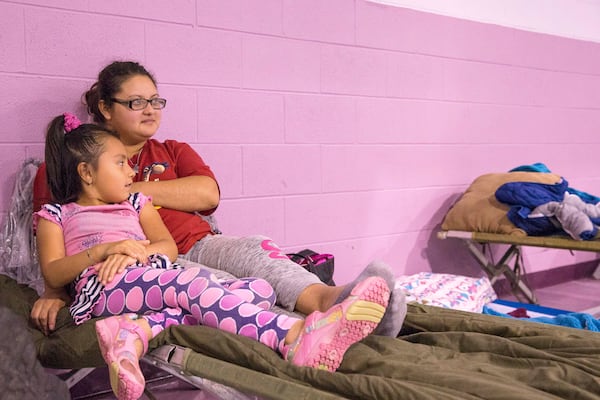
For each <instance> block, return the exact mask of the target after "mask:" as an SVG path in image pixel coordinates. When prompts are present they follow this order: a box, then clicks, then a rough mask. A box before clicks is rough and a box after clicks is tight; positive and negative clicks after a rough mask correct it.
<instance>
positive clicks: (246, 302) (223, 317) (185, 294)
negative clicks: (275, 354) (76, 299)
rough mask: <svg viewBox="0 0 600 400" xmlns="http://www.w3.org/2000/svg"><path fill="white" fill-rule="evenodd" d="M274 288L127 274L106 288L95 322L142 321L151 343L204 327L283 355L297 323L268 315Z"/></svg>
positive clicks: (179, 275) (192, 273)
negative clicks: (174, 330)
mask: <svg viewBox="0 0 600 400" xmlns="http://www.w3.org/2000/svg"><path fill="white" fill-rule="evenodd" d="M274 302H275V293H274V291H273V288H272V287H271V286H270V285H269V284H268V283H267V282H266V281H264V280H262V279H255V278H245V279H236V280H232V281H226V282H219V281H218V280H217V278H216V277H215V276H214V275H213V274H212V273H211V272H210V271H208V270H206V269H203V268H196V267H191V268H186V269H167V270H165V269H153V268H140V267H134V268H128V269H126V270H125V271H124V272H123V273H122V274H119V275H117V276H116V277H115V278H114V279H113V281H112V282H111V283H109V284H108V285H106V287H105V288H104V291H103V293H102V295H101V297H100V300H99V301H98V303H96V305H95V306H94V308H93V311H92V315H94V316H96V317H101V316H112V315H119V314H124V313H135V314H138V315H142V317H143V318H145V319H146V320H147V321H148V323H149V324H150V327H151V329H152V337H154V336H156V335H157V334H158V333H159V332H161V331H162V330H164V329H165V328H167V327H169V326H171V325H178V324H185V325H205V326H210V327H213V328H217V329H221V330H224V331H227V332H231V333H235V334H238V335H242V336H246V337H248V338H251V339H254V340H257V341H259V342H261V343H263V344H265V345H267V346H268V347H270V348H271V349H273V350H275V351H279V352H280V353H281V350H282V347H283V345H284V339H285V336H286V334H287V332H288V331H289V329H290V327H291V326H292V325H293V324H294V323H295V322H297V321H298V319H297V318H293V317H289V316H287V315H280V314H276V313H273V312H271V311H269V310H268V309H269V308H270V307H271V306H272V305H273V304H274Z"/></svg>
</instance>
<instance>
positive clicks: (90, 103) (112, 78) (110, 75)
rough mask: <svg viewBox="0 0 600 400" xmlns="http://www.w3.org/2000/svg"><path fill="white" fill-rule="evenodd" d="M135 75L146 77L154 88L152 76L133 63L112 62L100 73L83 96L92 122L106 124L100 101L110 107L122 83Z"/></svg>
mask: <svg viewBox="0 0 600 400" xmlns="http://www.w3.org/2000/svg"><path fill="white" fill-rule="evenodd" d="M135 75H143V76H147V77H148V78H150V80H151V81H152V83H154V86H156V79H154V76H152V74H151V73H150V72H148V70H146V68H144V67H143V66H142V65H141V64H140V63H137V62H135V61H114V62H113V63H111V64H109V65H107V66H106V67H104V69H103V70H102V71H100V74H98V80H97V81H96V83H94V84H93V85H92V87H91V88H90V90H88V91H87V92H85V93H84V95H83V96H84V103H85V105H86V106H87V112H88V114H90V115H91V116H92V117H93V118H94V122H96V123H98V124H104V123H105V122H106V119H105V118H104V115H102V113H101V112H100V106H99V103H100V100H103V101H104V103H105V104H106V105H107V106H110V105H112V103H113V100H112V99H113V98H114V97H115V94H117V93H118V92H119V91H120V90H121V85H122V84H123V82H125V81H126V80H127V79H129V78H131V77H132V76H135Z"/></svg>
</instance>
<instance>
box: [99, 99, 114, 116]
mask: <svg viewBox="0 0 600 400" xmlns="http://www.w3.org/2000/svg"><path fill="white" fill-rule="evenodd" d="M98 108H99V109H100V112H101V113H102V115H103V116H104V119H105V120H106V121H110V120H111V118H112V115H111V114H110V107H108V105H107V104H106V102H105V101H104V100H100V101H99V102H98Z"/></svg>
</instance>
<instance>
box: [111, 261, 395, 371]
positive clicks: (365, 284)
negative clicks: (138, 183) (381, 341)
mask: <svg viewBox="0 0 600 400" xmlns="http://www.w3.org/2000/svg"><path fill="white" fill-rule="evenodd" d="M117 280H118V283H115V282H116V281H117ZM117 280H114V281H113V282H111V284H110V285H109V286H107V288H106V289H105V293H106V300H105V301H104V302H103V307H104V309H106V310H110V309H111V308H113V307H117V308H118V309H119V310H121V312H123V311H126V310H127V311H133V312H136V313H143V312H147V311H152V310H154V309H162V308H164V307H165V306H166V307H168V308H181V309H183V310H187V311H188V312H189V313H190V314H191V315H192V316H193V317H194V318H196V319H197V320H198V321H200V322H201V323H202V324H203V325H207V326H212V327H215V328H218V329H221V330H225V331H229V332H232V333H237V334H240V335H243V336H246V337H250V338H254V339H255V340H258V341H260V342H261V343H263V344H265V345H267V346H268V347H270V348H271V349H273V350H276V351H278V352H279V353H280V354H282V355H283V356H284V358H285V359H287V360H289V361H291V362H292V363H294V364H296V365H305V366H313V367H317V368H323V369H327V370H329V371H335V370H336V369H337V368H338V366H339V365H340V363H341V362H342V358H343V356H344V354H345V352H346V351H347V350H348V348H349V347H350V346H351V345H352V344H354V343H356V342H357V341H359V340H361V339H363V338H364V337H365V336H367V335H369V334H370V333H371V332H372V331H373V329H375V327H376V326H377V324H378V323H379V321H380V320H381V317H382V316H383V314H384V312H385V309H386V307H387V304H388V299H389V294H390V291H389V288H388V286H387V284H386V283H385V280H384V279H382V278H379V277H370V278H367V279H365V280H364V281H362V282H360V283H358V284H357V285H356V286H355V288H354V289H353V290H352V291H351V293H350V295H349V296H348V298H347V299H346V300H344V301H343V302H341V303H340V304H336V305H335V306H333V307H332V308H331V309H330V310H328V311H327V312H325V313H321V312H318V311H316V312H314V313H312V314H311V315H309V316H308V317H307V319H306V321H305V323H304V324H302V322H301V320H299V319H297V318H292V317H288V316H286V315H277V314H274V313H272V312H270V311H265V310H262V309H261V308H260V307H258V306H256V305H254V304H251V303H247V302H244V301H243V300H242V299H240V298H239V297H237V296H235V294H233V293H231V292H230V291H228V290H227V289H225V288H224V287H223V286H222V285H220V284H219V283H218V282H217V281H216V278H215V277H214V275H212V274H210V272H208V271H206V270H203V269H198V268H190V269H186V270H168V271H164V270H163V271H160V270H159V271H157V270H152V269H142V268H138V269H133V270H128V271H127V272H126V273H125V274H122V275H121V276H118V279H117ZM142 288H144V289H142ZM125 293H127V295H124V294H125ZM138 297H141V299H140V298H138ZM140 300H142V301H141V302H140ZM99 304H100V303H99ZM129 307H134V308H133V309H130V308H129ZM155 315H156V314H155ZM184 318H185V317H184ZM109 319H110V318H109ZM145 320H146V321H150V320H151V318H148V319H145ZM100 322H102V321H100ZM107 361H109V360H107ZM138 368H139V367H138ZM119 378H121V376H120V375H119Z"/></svg>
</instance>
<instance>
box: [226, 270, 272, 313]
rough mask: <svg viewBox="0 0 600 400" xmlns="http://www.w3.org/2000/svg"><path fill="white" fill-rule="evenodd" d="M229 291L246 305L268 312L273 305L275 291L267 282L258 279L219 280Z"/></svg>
mask: <svg viewBox="0 0 600 400" xmlns="http://www.w3.org/2000/svg"><path fill="white" fill-rule="evenodd" d="M219 283H220V284H221V285H223V287H225V288H226V289H228V290H229V291H231V292H233V293H235V294H236V295H237V296H238V297H240V298H242V299H244V300H245V301H247V302H248V303H252V304H256V305H257V306H259V307H260V308H262V309H263V310H269V309H270V308H271V307H273V306H274V305H275V300H276V296H275V291H274V290H273V287H272V286H271V285H269V283H268V282H267V281H265V280H264V279H259V278H240V279H237V278H236V279H229V280H225V281H224V280H219Z"/></svg>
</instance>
